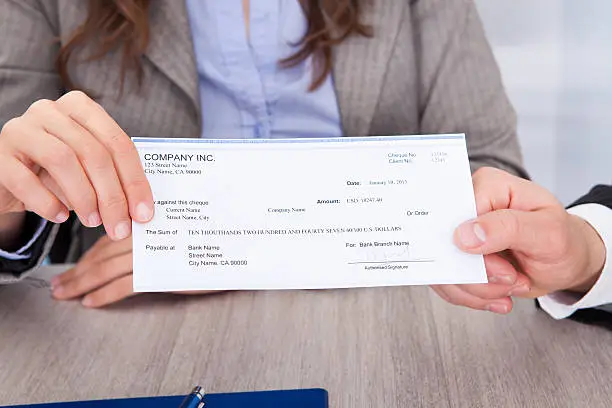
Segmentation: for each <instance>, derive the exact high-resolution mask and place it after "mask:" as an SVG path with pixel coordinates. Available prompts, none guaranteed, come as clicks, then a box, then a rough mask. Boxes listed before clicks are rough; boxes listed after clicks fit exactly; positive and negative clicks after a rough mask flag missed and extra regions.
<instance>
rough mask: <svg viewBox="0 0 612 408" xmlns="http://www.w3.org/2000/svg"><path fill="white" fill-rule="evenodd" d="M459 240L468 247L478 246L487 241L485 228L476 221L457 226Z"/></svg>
mask: <svg viewBox="0 0 612 408" xmlns="http://www.w3.org/2000/svg"><path fill="white" fill-rule="evenodd" d="M457 237H458V238H459V242H461V244H462V245H463V246H464V247H466V248H476V247H479V246H481V245H482V244H484V243H485V241H486V239H487V237H486V235H485V232H484V230H483V229H482V227H481V226H480V225H478V223H476V222H466V223H464V224H461V225H460V226H459V228H457Z"/></svg>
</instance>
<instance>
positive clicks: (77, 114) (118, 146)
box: [57, 92, 153, 239]
mask: <svg viewBox="0 0 612 408" xmlns="http://www.w3.org/2000/svg"><path fill="white" fill-rule="evenodd" d="M57 102H58V105H59V109H60V110H62V111H63V112H64V113H65V114H67V115H68V116H69V117H71V118H72V119H73V120H74V121H76V122H77V123H78V124H79V125H80V126H82V127H83V128H84V129H86V130H87V131H88V132H89V133H91V134H92V135H93V136H94V137H95V138H96V139H97V140H98V141H99V142H100V143H101V144H102V145H103V146H104V147H105V149H106V150H107V151H108V152H109V154H110V156H111V158H112V161H113V163H114V166H115V169H116V171H117V175H118V176H119V180H120V182H121V185H122V187H123V191H124V193H125V196H126V199H127V202H128V203H129V213H130V214H131V216H132V218H133V219H134V220H136V221H138V222H147V221H149V220H150V219H151V218H152V217H153V193H152V192H151V187H150V186H149V183H148V181H147V178H146V176H145V174H144V169H143V167H142V164H141V163H140V157H139V156H138V152H137V150H136V147H135V146H134V143H133V142H132V141H131V139H130V138H129V137H128V135H127V134H125V132H124V131H123V130H122V129H121V127H120V126H119V125H118V124H117V123H116V122H115V121H114V120H113V119H112V118H111V117H110V116H109V115H108V113H106V111H105V110H104V109H103V108H102V107H101V106H100V105H98V104H96V103H95V102H93V101H92V100H91V99H89V98H88V97H87V96H86V95H85V94H84V93H82V92H69V93H68V94H66V95H64V96H62V97H61V98H60V99H59V100H58V101H57ZM118 228H120V231H118V232H124V231H123V228H125V229H128V228H129V229H131V225H130V224H129V223H127V224H119V225H118ZM128 232H129V230H128ZM113 235H115V234H111V236H113ZM117 235H122V234H117ZM114 238H115V239H119V238H118V237H117V236H116V235H115V236H114Z"/></svg>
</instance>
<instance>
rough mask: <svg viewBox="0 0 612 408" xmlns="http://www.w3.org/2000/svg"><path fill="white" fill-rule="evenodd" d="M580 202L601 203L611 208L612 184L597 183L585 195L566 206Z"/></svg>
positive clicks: (580, 203)
mask: <svg viewBox="0 0 612 408" xmlns="http://www.w3.org/2000/svg"><path fill="white" fill-rule="evenodd" d="M582 204H601V205H604V206H606V207H608V208H610V209H612V186H605V185H597V186H595V187H593V188H592V189H591V191H589V193H588V194H587V195H585V196H583V197H581V198H579V199H578V200H576V201H575V202H573V203H572V204H570V205H569V207H568V208H571V207H576V206H577V205H582Z"/></svg>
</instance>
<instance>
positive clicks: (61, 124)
mask: <svg viewBox="0 0 612 408" xmlns="http://www.w3.org/2000/svg"><path fill="white" fill-rule="evenodd" d="M38 103H40V102H38ZM33 106H34V105H33ZM62 109H66V107H62V106H61V105H60V104H59V103H56V102H50V101H49V102H48V103H47V104H45V108H44V109H42V108H41V109H40V112H38V114H37V117H36V120H38V121H39V124H40V125H41V126H44V128H45V129H46V130H47V132H48V133H49V134H51V135H53V136H54V137H55V138H57V139H59V140H61V141H62V142H63V143H65V144H66V145H67V146H69V147H70V148H71V149H72V150H73V151H74V153H75V155H76V156H77V157H78V159H79V160H80V162H81V164H82V166H83V168H84V170H85V172H86V174H87V176H88V178H89V181H90V182H91V184H92V186H93V188H94V190H95V192H96V198H97V204H98V211H97V212H96V213H95V214H91V215H90V219H89V224H88V226H97V225H100V224H101V223H102V222H104V226H105V228H106V230H107V233H108V234H109V235H110V236H113V237H115V238H116V239H121V237H124V235H125V234H128V233H129V228H127V227H126V225H129V224H130V214H129V209H128V202H127V198H126V195H125V193H124V191H123V188H122V186H121V182H120V180H119V176H118V175H117V172H116V170H115V165H114V162H113V159H112V157H111V155H110V153H109V152H108V150H107V149H106V148H105V147H104V145H102V143H100V141H98V139H97V138H96V137H95V136H94V135H92V134H91V133H90V132H89V131H87V130H86V129H85V128H83V127H82V126H81V125H79V124H78V123H77V122H75V121H74V120H73V119H72V118H71V117H70V116H68V114H65V112H63V111H62ZM86 225H87V224H86ZM126 236H127V235H126Z"/></svg>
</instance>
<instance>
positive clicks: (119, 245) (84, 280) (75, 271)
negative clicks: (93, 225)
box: [51, 236, 218, 308]
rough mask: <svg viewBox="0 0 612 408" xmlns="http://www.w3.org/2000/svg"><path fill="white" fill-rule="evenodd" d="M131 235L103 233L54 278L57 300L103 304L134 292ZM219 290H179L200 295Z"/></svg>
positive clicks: (98, 305) (105, 304)
mask: <svg viewBox="0 0 612 408" xmlns="http://www.w3.org/2000/svg"><path fill="white" fill-rule="evenodd" d="M132 270H133V269H132V239H131V238H128V239H124V240H122V241H112V240H111V239H110V238H108V237H107V236H103V237H102V238H100V239H99V240H98V242H96V243H95V245H94V246H92V247H91V248H90V249H89V251H87V252H86V253H85V255H83V257H82V258H81V259H80V260H79V262H78V263H77V264H76V266H75V267H74V268H72V269H70V270H68V271H66V272H64V273H62V274H60V275H57V276H55V277H54V278H53V279H52V280H51V286H52V289H53V297H55V298H56V299H58V300H72V299H76V298H81V297H82V298H83V299H82V301H81V303H82V304H83V306H85V307H89V308H100V307H103V306H107V305H110V304H111V303H116V302H119V301H120V300H123V299H126V298H128V297H130V296H133V295H134V290H133V287H134V284H133V283H134V282H133V272H132ZM214 292H218V291H192V292H179V293H178V294H183V295H200V294H207V293H214Z"/></svg>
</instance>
